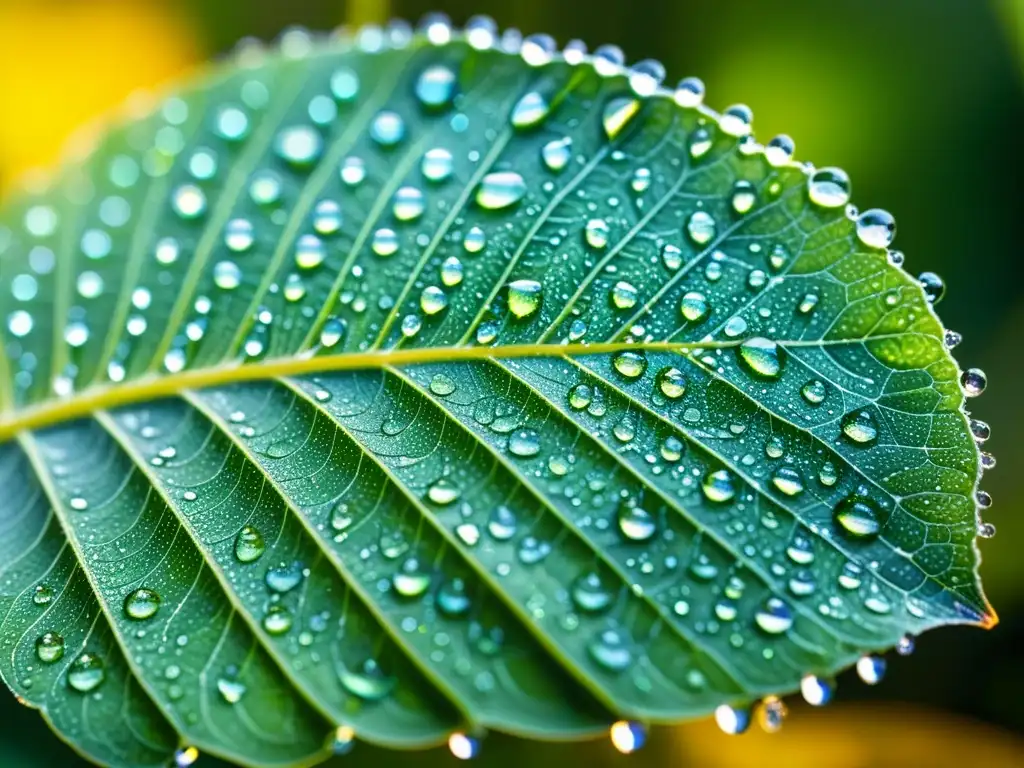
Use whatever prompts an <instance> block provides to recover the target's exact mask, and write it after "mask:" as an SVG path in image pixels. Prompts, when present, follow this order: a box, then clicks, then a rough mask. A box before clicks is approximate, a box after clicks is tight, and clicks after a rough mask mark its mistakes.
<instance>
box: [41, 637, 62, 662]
mask: <svg viewBox="0 0 1024 768" xmlns="http://www.w3.org/2000/svg"><path fill="white" fill-rule="evenodd" d="M36 656H38V657H39V660H40V661H41V662H43V663H44V664H53V663H54V662H55V661H60V660H61V659H62V658H64V638H63V637H61V636H60V635H59V634H57V633H56V632H44V633H43V634H42V635H40V636H39V638H38V639H37V640H36Z"/></svg>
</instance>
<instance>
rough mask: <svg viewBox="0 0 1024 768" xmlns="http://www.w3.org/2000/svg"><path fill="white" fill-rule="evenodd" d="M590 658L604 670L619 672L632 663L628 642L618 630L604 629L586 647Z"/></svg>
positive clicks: (631, 653)
mask: <svg viewBox="0 0 1024 768" xmlns="http://www.w3.org/2000/svg"><path fill="white" fill-rule="evenodd" d="M587 652H588V653H589V654H590V657H591V658H592V659H593V660H594V661H596V662H597V663H598V664H600V665H601V666H602V667H604V668H605V669H608V670H610V671H612V672H621V671H622V670H624V669H626V668H627V667H628V666H629V665H630V664H631V663H632V661H633V652H632V651H631V650H630V648H629V642H628V641H627V640H626V638H625V637H624V636H623V635H622V633H620V632H619V631H618V630H614V629H606V630H604V631H603V632H601V633H599V634H598V635H597V636H596V637H595V638H594V639H593V640H591V641H590V643H589V644H588V645H587Z"/></svg>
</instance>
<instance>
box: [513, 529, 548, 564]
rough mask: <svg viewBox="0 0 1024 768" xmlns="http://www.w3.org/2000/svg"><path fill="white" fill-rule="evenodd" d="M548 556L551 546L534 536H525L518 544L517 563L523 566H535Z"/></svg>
mask: <svg viewBox="0 0 1024 768" xmlns="http://www.w3.org/2000/svg"><path fill="white" fill-rule="evenodd" d="M550 554H551V545H550V544H548V543H547V542H546V541H540V540H539V539H537V538H536V537H534V536H526V537H525V538H524V539H523V540H522V541H521V542H520V543H519V551H518V556H519V562H521V563H523V564H524V565H535V564H537V563H539V562H540V561H541V560H543V559H544V558H545V557H547V556H548V555H550Z"/></svg>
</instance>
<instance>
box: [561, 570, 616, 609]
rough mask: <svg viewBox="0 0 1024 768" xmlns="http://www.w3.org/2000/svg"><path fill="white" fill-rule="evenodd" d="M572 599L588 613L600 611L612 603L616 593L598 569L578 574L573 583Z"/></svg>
mask: <svg viewBox="0 0 1024 768" xmlns="http://www.w3.org/2000/svg"><path fill="white" fill-rule="evenodd" d="M571 592H572V599H573V602H574V603H575V604H576V607H577V608H579V609H580V610H581V611H585V612H586V613H599V612H601V611H603V610H605V609H606V608H608V607H609V606H610V605H611V604H612V600H613V599H614V598H615V594H614V593H613V592H612V590H611V589H610V588H609V587H608V586H607V585H606V584H605V583H604V580H603V579H602V578H601V576H600V575H599V574H598V573H597V572H596V571H589V572H587V573H584V574H581V575H580V576H578V577H577V578H576V579H575V581H573V583H572V589H571Z"/></svg>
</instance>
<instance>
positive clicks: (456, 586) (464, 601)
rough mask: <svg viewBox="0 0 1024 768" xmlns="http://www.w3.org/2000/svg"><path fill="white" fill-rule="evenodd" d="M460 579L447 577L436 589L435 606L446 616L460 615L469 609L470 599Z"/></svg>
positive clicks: (464, 584)
mask: <svg viewBox="0 0 1024 768" xmlns="http://www.w3.org/2000/svg"><path fill="white" fill-rule="evenodd" d="M467 592H468V590H467V589H466V583H465V582H464V581H463V580H462V579H458V578H456V579H449V580H448V581H446V582H445V583H444V584H442V585H441V587H440V589H438V591H437V608H438V610H439V611H441V613H443V614H444V615H445V616H448V617H452V618H454V617H456V616H462V615H464V614H465V613H467V612H468V611H469V606H470V600H469V595H468V593H467Z"/></svg>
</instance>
